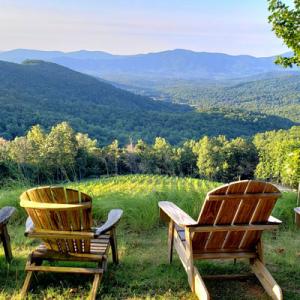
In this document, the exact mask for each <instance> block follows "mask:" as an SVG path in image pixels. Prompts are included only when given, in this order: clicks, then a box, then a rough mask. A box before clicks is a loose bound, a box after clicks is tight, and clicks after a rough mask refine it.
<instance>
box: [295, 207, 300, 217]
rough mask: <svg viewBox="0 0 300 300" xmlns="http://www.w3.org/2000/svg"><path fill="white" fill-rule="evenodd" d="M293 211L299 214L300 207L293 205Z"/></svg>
mask: <svg viewBox="0 0 300 300" xmlns="http://www.w3.org/2000/svg"><path fill="white" fill-rule="evenodd" d="M294 211H295V213H296V214H298V215H300V207H295V208H294Z"/></svg>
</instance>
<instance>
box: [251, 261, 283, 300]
mask: <svg viewBox="0 0 300 300" xmlns="http://www.w3.org/2000/svg"><path fill="white" fill-rule="evenodd" d="M251 268H252V271H253V272H254V274H255V275H256V277H257V278H258V280H259V281H260V283H261V284H262V286H263V287H264V289H265V290H266V292H267V293H268V294H269V296H270V297H271V298H272V299H274V300H282V299H283V296H282V291H281V288H280V286H279V285H278V283H277V282H276V281H275V279H274V278H273V277H272V275H271V274H270V272H269V271H268V270H267V268H266V266H265V265H264V264H263V263H262V261H261V260H260V259H258V258H256V259H254V260H253V261H252V266H251Z"/></svg>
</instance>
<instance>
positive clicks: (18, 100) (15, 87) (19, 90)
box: [0, 52, 295, 145]
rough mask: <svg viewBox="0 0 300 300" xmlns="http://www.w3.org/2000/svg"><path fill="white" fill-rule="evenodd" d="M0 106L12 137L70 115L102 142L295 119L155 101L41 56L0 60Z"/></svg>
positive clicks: (1, 128) (260, 126) (279, 124)
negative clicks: (37, 57)
mask: <svg viewBox="0 0 300 300" xmlns="http://www.w3.org/2000/svg"><path fill="white" fill-rule="evenodd" d="M51 53H52V55H53V52H51ZM55 53H56V52H54V55H56V54H55ZM19 54H20V53H19ZM94 54H95V53H94ZM75 55H79V56H81V55H83V56H85V53H77V54H75ZM96 55H98V54H96ZM19 57H20V56H19ZM108 60H109V59H108ZM0 107H1V110H0V137H4V138H6V139H12V138H14V137H16V136H21V135H24V134H25V132H26V131H27V130H28V129H29V128H30V127H31V126H33V125H35V124H41V125H42V126H43V127H45V128H46V129H47V128H50V127H51V126H52V125H54V124H56V123H58V122H62V121H68V122H69V123H70V124H71V125H72V127H73V128H74V129H75V130H77V131H81V132H85V133H89V134H90V136H91V137H93V138H97V139H98V141H99V144H101V145H107V144H108V143H111V142H112V141H113V140H114V139H118V140H119V141H120V143H121V144H125V143H128V142H129V140H130V138H132V139H133V140H134V141H136V140H137V139H140V138H142V139H143V140H145V141H147V142H153V139H154V138H155V137H156V136H161V137H165V138H167V139H168V140H169V142H171V143H172V144H178V143H181V142H183V141H185V140H186V139H191V138H193V139H198V138H200V137H202V136H203V135H210V136H215V135H219V134H223V135H227V136H228V137H237V136H252V135H253V134H255V133H257V132H263V131H266V130H272V129H280V128H289V127H291V126H292V125H294V124H295V123H293V122H292V121H290V120H288V119H286V118H282V117H277V116H268V115H265V114H260V113H255V112H244V111H240V110H237V111H232V110H224V109H222V110H212V111H197V110H194V109H192V108H191V107H189V106H187V105H178V104H173V103H167V102H162V101H154V100H152V99H151V98H149V97H144V96H139V95H136V94H133V93H130V92H127V91H125V90H122V89H119V88H116V87H114V86H113V85H111V84H108V83H105V82H101V81H100V80H99V79H97V78H94V77H92V76H89V75H85V74H82V73H79V72H76V71H73V70H71V69H68V68H65V67H63V66H60V65H57V64H54V63H49V62H44V61H40V60H31V61H26V63H23V64H15V63H10V62H3V61H0Z"/></svg>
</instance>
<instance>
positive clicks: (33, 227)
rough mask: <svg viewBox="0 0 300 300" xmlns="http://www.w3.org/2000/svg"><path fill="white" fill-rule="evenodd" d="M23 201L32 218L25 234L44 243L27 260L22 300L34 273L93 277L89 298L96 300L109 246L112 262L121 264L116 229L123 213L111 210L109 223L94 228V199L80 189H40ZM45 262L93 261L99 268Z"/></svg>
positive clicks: (25, 194)
mask: <svg viewBox="0 0 300 300" xmlns="http://www.w3.org/2000/svg"><path fill="white" fill-rule="evenodd" d="M20 199H21V202H20V205H21V206H22V207H24V208H25V209H26V211H27V213H28V215H29V218H28V219H27V221H26V231H25V235H26V236H27V237H30V238H35V239H37V238H38V239H41V240H42V241H43V243H42V244H41V245H40V246H38V247H37V248H36V249H35V250H34V251H33V252H32V253H31V254H30V255H29V257H28V261H27V264H26V267H25V270H26V271H27V275H26V278H25V282H24V284H23V288H22V291H21V298H22V299H23V298H25V297H26V294H27V291H28V289H29V286H30V282H31V279H32V275H33V273H36V272H59V273H75V274H90V275H94V281H93V285H92V289H91V292H90V295H89V299H95V298H96V294H97V288H98V286H99V283H100V282H101V279H102V275H103V272H104V271H105V270H106V267H107V256H108V252H109V249H110V247H111V250H112V257H113V261H114V262H115V263H118V251H117V240H116V230H115V228H116V225H117V223H118V222H119V220H120V218H121V216H122V214H123V211H122V210H120V209H113V210H111V211H110V212H109V214H108V219H107V221H106V222H105V223H104V224H103V225H102V226H100V227H98V228H93V227H92V226H93V219H92V198H91V197H90V196H88V195H86V194H84V193H81V192H79V191H77V190H73V189H67V188H64V187H40V188H34V189H30V190H28V191H26V192H24V193H23V194H22V195H21V197H20ZM44 260H46V261H74V262H93V263H95V264H96V266H95V267H94V268H92V267H89V268H85V267H62V266H45V265H44V266H43V265H42V264H43V261H44Z"/></svg>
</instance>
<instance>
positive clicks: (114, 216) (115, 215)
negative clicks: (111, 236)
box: [95, 209, 123, 236]
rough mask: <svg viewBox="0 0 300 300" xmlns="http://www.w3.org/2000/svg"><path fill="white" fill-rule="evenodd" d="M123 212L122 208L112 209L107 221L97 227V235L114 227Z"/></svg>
mask: <svg viewBox="0 0 300 300" xmlns="http://www.w3.org/2000/svg"><path fill="white" fill-rule="evenodd" d="M122 214H123V210H122V209H112V210H111V211H110V212H109V213H108V216H107V221H106V222H105V223H104V224H103V225H102V226H100V227H99V228H96V232H95V236H98V235H100V234H103V233H105V232H107V231H109V230H110V229H111V228H112V227H114V226H116V225H117V223H118V222H119V221H120V219H121V217H122Z"/></svg>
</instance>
